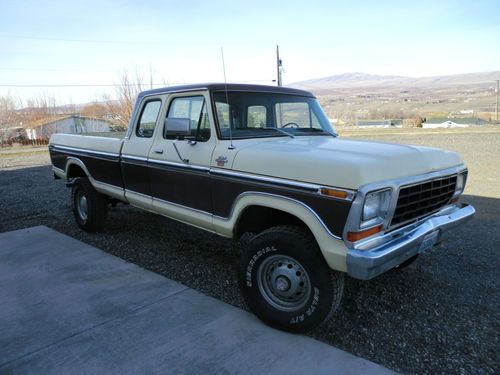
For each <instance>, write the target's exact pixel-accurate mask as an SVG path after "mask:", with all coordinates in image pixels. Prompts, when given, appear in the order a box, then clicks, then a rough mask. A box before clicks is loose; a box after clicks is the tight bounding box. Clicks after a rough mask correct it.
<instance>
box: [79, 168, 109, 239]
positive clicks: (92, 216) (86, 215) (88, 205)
mask: <svg viewBox="0 0 500 375" xmlns="http://www.w3.org/2000/svg"><path fill="white" fill-rule="evenodd" d="M71 202H72V207H73V214H74V215H75V220H76V223H77V224H78V226H79V227H80V228H82V229H83V230H85V231H87V232H98V231H101V230H103V229H104V224H105V222H106V217H107V215H108V205H107V201H106V197H105V196H104V195H102V194H100V193H98V192H97V190H95V189H94V187H93V186H92V184H91V183H90V181H89V179H88V178H86V177H78V178H76V179H75V180H74V184H73V189H72V192H71Z"/></svg>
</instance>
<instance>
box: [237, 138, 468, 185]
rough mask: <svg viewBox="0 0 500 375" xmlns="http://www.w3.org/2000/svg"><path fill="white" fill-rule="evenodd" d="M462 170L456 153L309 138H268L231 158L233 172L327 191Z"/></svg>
mask: <svg viewBox="0 0 500 375" xmlns="http://www.w3.org/2000/svg"><path fill="white" fill-rule="evenodd" d="M460 164H462V160H461V159H460V157H459V156H458V154H457V153H455V152H451V151H445V150H440V149H436V148H430V147H421V146H407V145H399V144H394V143H384V142H372V141H362V140H351V139H343V138H333V137H323V136H311V137H295V138H293V139H292V138H271V139H266V140H262V141H261V142H258V143H254V144H250V145H247V146H246V147H243V148H242V149H240V150H239V151H238V152H237V154H236V155H235V158H234V162H233V165H232V168H233V170H235V171H241V172H248V173H253V174H260V175H265V176H273V177H281V178H285V179H290V180H296V181H303V182H310V183H316V184H321V185H327V186H336V187H343V188H347V189H358V188H359V187H360V186H362V185H365V184H368V183H372V182H378V181H384V180H390V179H396V178H402V177H407V176H415V175H421V174H425V173H429V172H433V171H437V170H442V169H446V168H451V167H454V166H458V165H460Z"/></svg>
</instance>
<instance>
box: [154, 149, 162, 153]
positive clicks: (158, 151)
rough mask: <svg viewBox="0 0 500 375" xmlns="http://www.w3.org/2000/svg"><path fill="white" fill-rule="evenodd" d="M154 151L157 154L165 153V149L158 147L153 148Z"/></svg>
mask: <svg viewBox="0 0 500 375" xmlns="http://www.w3.org/2000/svg"><path fill="white" fill-rule="evenodd" d="M153 152H154V153H155V154H163V150H161V149H158V148H157V149H156V150H153Z"/></svg>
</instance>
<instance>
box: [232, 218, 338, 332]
mask: <svg viewBox="0 0 500 375" xmlns="http://www.w3.org/2000/svg"><path fill="white" fill-rule="evenodd" d="M239 283H240V288H241V292H242V295H243V298H244V299H245V302H246V303H247V305H248V307H249V308H250V310H251V311H252V312H253V313H254V314H255V315H257V317H259V319H261V320H262V321H264V322H265V323H266V324H268V325H270V326H272V327H275V328H278V329H282V330H285V331H290V332H298V333H303V332H307V331H309V330H311V329H313V328H315V327H317V326H319V325H321V324H322V323H323V322H324V321H326V320H328V319H329V318H330V316H331V315H332V314H333V313H334V312H335V310H336V309H337V308H338V306H339V305H340V301H341V299H342V295H343V290H344V274H343V273H340V272H335V271H332V270H331V269H330V268H329V267H328V265H327V264H326V262H325V260H324V258H323V255H322V254H321V252H320V250H319V248H318V245H317V243H316V241H315V239H314V237H312V235H310V234H309V233H308V232H307V231H305V230H303V229H301V228H299V227H292V226H277V227H273V228H270V229H268V230H265V231H263V232H262V233H260V234H258V235H256V236H255V237H254V238H253V239H252V240H251V241H250V242H249V243H248V245H247V246H246V248H245V250H244V251H243V253H242V256H241V261H240V270H239Z"/></svg>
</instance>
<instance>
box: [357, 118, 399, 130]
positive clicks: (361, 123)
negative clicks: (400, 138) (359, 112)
mask: <svg viewBox="0 0 500 375" xmlns="http://www.w3.org/2000/svg"><path fill="white" fill-rule="evenodd" d="M356 126H358V127H360V128H392V127H394V128H401V127H402V126H403V120H397V119H388V120H357V121H356Z"/></svg>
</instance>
